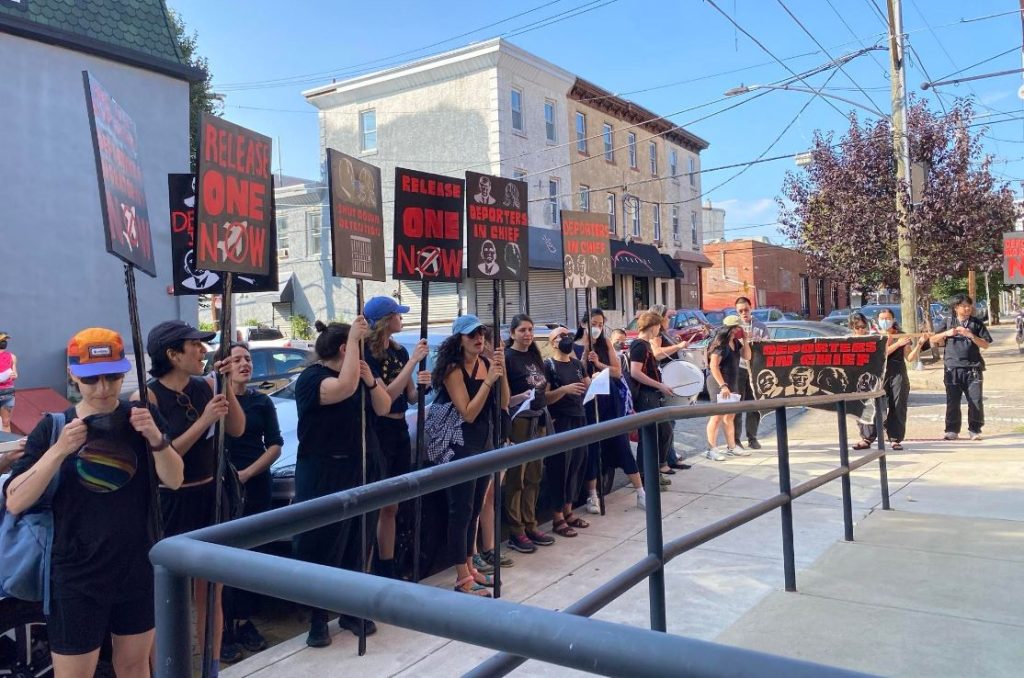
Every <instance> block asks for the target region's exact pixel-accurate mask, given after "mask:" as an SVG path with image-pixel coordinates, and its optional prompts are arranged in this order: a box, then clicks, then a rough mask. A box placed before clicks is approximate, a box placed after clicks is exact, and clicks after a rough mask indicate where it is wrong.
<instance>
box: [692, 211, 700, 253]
mask: <svg viewBox="0 0 1024 678" xmlns="http://www.w3.org/2000/svg"><path fill="white" fill-rule="evenodd" d="M690 244H691V245H693V249H695V250H696V249H699V248H700V239H698V238H697V213H696V212H690Z"/></svg>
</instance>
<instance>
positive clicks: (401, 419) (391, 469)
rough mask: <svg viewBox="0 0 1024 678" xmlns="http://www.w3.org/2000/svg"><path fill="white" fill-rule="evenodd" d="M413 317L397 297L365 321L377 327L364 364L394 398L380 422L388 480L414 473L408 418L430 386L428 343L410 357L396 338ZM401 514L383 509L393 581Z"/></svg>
mask: <svg viewBox="0 0 1024 678" xmlns="http://www.w3.org/2000/svg"><path fill="white" fill-rule="evenodd" d="M408 312H409V307H408V306H400V305H399V304H398V302H396V301H395V300H394V299H392V298H391V297H374V298H372V299H370V300H369V301H367V302H366V304H365V305H364V306H363V316H364V317H365V318H366V320H367V322H368V323H369V324H370V328H371V329H370V336H369V339H368V340H367V341H366V343H365V348H364V355H363V359H364V360H365V361H366V364H367V365H369V366H370V371H371V372H373V376H374V377H376V378H378V379H380V380H381V382H383V384H384V388H385V389H386V390H387V392H388V395H389V396H390V397H391V409H390V411H389V412H388V413H387V414H385V415H384V416H382V417H377V418H376V420H375V421H374V430H375V432H376V433H377V441H378V443H379V444H380V451H381V460H382V461H383V468H382V469H381V471H382V478H394V477H396V476H401V475H405V474H406V473H408V472H409V471H410V470H411V465H412V462H411V457H412V441H411V439H410V438H409V425H408V424H407V423H406V421H405V413H406V410H408V409H409V405H410V404H415V403H416V401H417V400H418V398H419V392H418V390H417V388H416V385H417V383H419V384H425V385H429V384H430V372H429V371H427V370H423V371H421V372H417V366H418V365H419V363H420V361H421V360H423V359H424V358H426V357H427V353H428V348H427V340H426V339H420V340H419V341H418V342H417V343H416V347H415V348H413V352H412V356H411V357H410V356H409V352H408V351H407V350H405V348H403V347H402V346H400V345H399V344H398V343H397V342H395V341H394V340H393V339H392V338H391V336H392V335H393V334H395V333H396V332H401V331H402V314H403V313H408ZM414 374H415V375H416V378H415V379H414V378H413V375H414ZM397 515H398V504H391V505H390V506H385V507H384V508H382V509H381V510H380V515H378V517H377V572H378V574H380V575H381V576H382V577H390V578H392V579H395V578H396V577H397V576H398V573H397V572H396V571H395V518H396V517H397Z"/></svg>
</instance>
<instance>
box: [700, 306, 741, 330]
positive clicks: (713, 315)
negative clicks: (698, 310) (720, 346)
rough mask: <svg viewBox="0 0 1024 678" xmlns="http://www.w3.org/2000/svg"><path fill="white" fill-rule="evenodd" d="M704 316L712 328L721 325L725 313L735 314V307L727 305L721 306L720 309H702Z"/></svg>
mask: <svg viewBox="0 0 1024 678" xmlns="http://www.w3.org/2000/svg"><path fill="white" fill-rule="evenodd" d="M702 313H703V314H704V317H705V318H707V319H708V324H709V325H711V327H712V328H715V327H721V326H722V322H723V321H724V320H725V316H727V315H736V309H735V308H732V307H729V308H723V309H722V310H721V311H702Z"/></svg>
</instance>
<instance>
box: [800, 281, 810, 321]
mask: <svg viewBox="0 0 1024 678" xmlns="http://www.w3.org/2000/svg"><path fill="white" fill-rule="evenodd" d="M810 296H811V281H810V279H809V278H808V277H807V276H806V275H802V276H800V312H801V313H803V314H804V315H807V316H809V315H810V314H811V300H810Z"/></svg>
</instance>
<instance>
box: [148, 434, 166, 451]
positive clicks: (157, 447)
mask: <svg viewBox="0 0 1024 678" xmlns="http://www.w3.org/2000/svg"><path fill="white" fill-rule="evenodd" d="M170 446H171V436H169V435H167V434H166V433H165V434H164V435H163V437H162V438H161V439H160V443H159V444H158V445H153V446H152V447H151V448H150V451H152V452H160V451H162V450H166V449H167V448H168V447H170Z"/></svg>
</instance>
